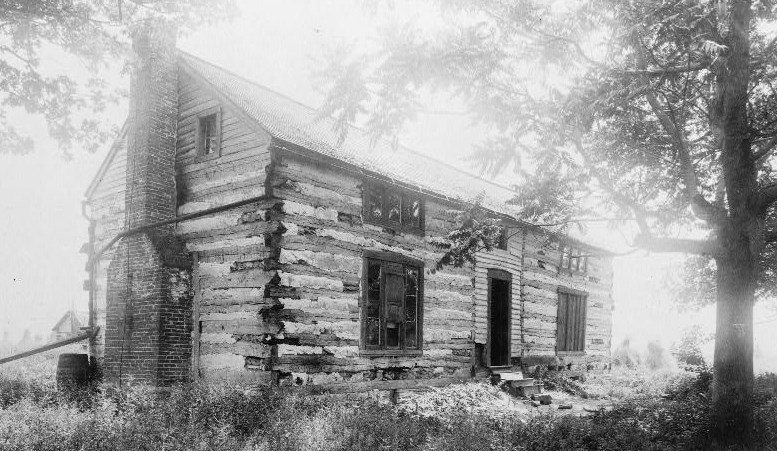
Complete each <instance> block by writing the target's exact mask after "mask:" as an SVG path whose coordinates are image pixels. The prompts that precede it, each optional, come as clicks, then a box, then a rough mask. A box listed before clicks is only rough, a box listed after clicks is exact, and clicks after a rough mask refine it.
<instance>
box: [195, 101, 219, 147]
mask: <svg viewBox="0 0 777 451" xmlns="http://www.w3.org/2000/svg"><path fill="white" fill-rule="evenodd" d="M220 146H221V113H220V112H219V111H218V110H217V111H206V112H205V113H203V114H202V115H200V116H199V117H198V118H197V155H199V156H201V157H217V156H219V155H220V153H221V149H220Z"/></svg>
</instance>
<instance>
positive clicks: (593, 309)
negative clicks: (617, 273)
mask: <svg viewBox="0 0 777 451" xmlns="http://www.w3.org/2000/svg"><path fill="white" fill-rule="evenodd" d="M579 247H580V248H581V250H582V252H583V253H584V254H586V255H588V268H587V271H586V272H585V273H580V272H570V271H568V270H564V269H560V268H559V266H560V263H561V252H560V243H559V241H558V239H556V238H551V237H550V236H548V235H547V234H545V233H541V232H539V231H537V230H530V229H527V230H525V233H524V238H523V249H524V250H523V274H522V282H521V291H522V295H523V329H522V331H523V344H522V346H521V355H522V356H524V359H523V360H524V363H525V364H526V363H527V362H529V364H531V362H534V361H538V362H542V361H544V360H543V359H532V358H531V357H537V356H541V357H544V356H554V355H556V330H557V314H558V289H559V288H570V289H573V290H577V291H580V292H583V293H586V294H587V314H586V331H585V354H568V355H561V356H559V358H558V359H557V363H558V364H559V365H564V366H569V364H570V363H571V364H572V367H574V368H578V369H601V368H602V367H603V366H604V365H606V364H608V363H609V355H610V340H611V334H612V309H613V299H612V275H613V273H612V257H611V256H609V255H605V254H602V252H601V251H599V250H596V249H594V248H590V247H586V246H585V245H580V246H579ZM572 367H570V368H572ZM581 367H582V368H581Z"/></svg>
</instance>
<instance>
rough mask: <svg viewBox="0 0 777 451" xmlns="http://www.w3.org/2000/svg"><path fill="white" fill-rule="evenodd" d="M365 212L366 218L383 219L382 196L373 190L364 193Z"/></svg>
mask: <svg viewBox="0 0 777 451" xmlns="http://www.w3.org/2000/svg"><path fill="white" fill-rule="evenodd" d="M365 205H366V207H365V213H366V215H367V218H366V219H367V220H373V221H380V220H381V219H383V198H382V197H381V195H380V194H378V193H376V192H374V191H368V192H367V194H366V195H365Z"/></svg>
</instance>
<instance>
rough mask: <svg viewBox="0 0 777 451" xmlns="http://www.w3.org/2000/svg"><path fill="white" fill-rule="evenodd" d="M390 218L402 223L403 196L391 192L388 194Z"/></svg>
mask: <svg viewBox="0 0 777 451" xmlns="http://www.w3.org/2000/svg"><path fill="white" fill-rule="evenodd" d="M387 210H388V220H389V222H393V223H396V224H399V223H400V219H401V214H400V212H401V211H402V198H401V197H400V196H399V195H398V194H394V193H390V194H389V195H388V205H387Z"/></svg>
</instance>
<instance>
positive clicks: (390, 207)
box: [363, 186, 424, 232]
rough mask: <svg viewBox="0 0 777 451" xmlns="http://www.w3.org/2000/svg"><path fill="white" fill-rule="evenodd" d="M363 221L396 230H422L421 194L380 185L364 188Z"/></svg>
mask: <svg viewBox="0 0 777 451" xmlns="http://www.w3.org/2000/svg"><path fill="white" fill-rule="evenodd" d="M363 201H364V212H363V214H364V221H365V222H367V223H371V224H379V225H384V226H387V227H391V228H394V229H397V230H406V231H411V232H412V231H414V232H421V231H422V230H423V225H424V218H423V214H424V212H423V202H422V201H421V196H419V195H417V194H412V193H408V192H401V191H398V190H393V189H389V188H383V187H380V186H367V187H365V189H364V199H363Z"/></svg>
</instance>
